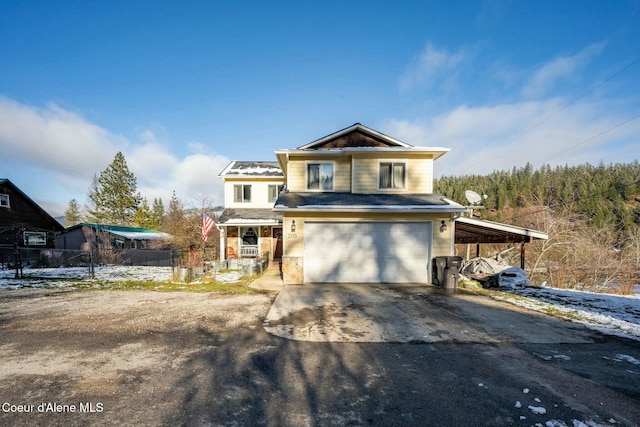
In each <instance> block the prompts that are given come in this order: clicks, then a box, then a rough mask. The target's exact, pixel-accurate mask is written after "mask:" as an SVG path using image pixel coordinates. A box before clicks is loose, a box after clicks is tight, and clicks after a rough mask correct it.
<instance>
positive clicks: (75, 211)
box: [64, 199, 82, 227]
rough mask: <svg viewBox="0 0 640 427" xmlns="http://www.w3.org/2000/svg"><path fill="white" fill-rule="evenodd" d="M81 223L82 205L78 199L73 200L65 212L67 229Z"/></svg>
mask: <svg viewBox="0 0 640 427" xmlns="http://www.w3.org/2000/svg"><path fill="white" fill-rule="evenodd" d="M81 222H82V211H81V209H80V204H79V203H78V201H77V200H76V199H71V200H70V201H69V206H68V207H67V210H65V211H64V223H65V227H71V226H73V225H76V224H80V223H81Z"/></svg>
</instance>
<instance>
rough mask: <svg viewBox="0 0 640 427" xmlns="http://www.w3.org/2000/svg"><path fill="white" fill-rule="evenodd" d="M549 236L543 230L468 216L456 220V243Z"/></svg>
mask: <svg viewBox="0 0 640 427" xmlns="http://www.w3.org/2000/svg"><path fill="white" fill-rule="evenodd" d="M548 238H549V236H548V235H547V234H546V233H543V232H541V231H536V230H531V229H529V228H522V227H516V226H515V225H507V224H502V223H499V222H493V221H486V220H480V219H475V218H466V217H460V218H456V220H455V242H456V243H529V242H531V241H533V240H534V239H541V240H547V239H548Z"/></svg>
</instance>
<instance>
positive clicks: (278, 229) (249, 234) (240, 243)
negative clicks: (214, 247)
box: [220, 224, 282, 262]
mask: <svg viewBox="0 0 640 427" xmlns="http://www.w3.org/2000/svg"><path fill="white" fill-rule="evenodd" d="M220 228H221V229H222V232H221V233H220V247H222V248H224V250H223V251H220V261H228V260H234V259H256V258H261V257H267V258H268V260H269V261H270V262H271V261H274V260H276V261H279V260H280V258H281V257H282V225H279V224H277V225H247V226H230V225H221V227H220Z"/></svg>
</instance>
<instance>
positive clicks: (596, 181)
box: [434, 160, 640, 230]
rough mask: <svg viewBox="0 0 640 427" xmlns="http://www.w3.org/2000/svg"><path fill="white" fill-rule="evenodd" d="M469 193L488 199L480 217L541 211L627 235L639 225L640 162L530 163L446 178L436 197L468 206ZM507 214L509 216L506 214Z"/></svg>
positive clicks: (437, 185) (436, 188) (440, 182)
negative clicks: (580, 217) (529, 209)
mask: <svg viewBox="0 0 640 427" xmlns="http://www.w3.org/2000/svg"><path fill="white" fill-rule="evenodd" d="M465 190H473V191H475V192H477V193H480V194H486V195H487V196H488V197H487V199H486V200H485V201H484V202H483V203H482V205H483V206H485V209H484V210H483V211H481V213H482V215H483V216H485V217H488V216H494V217H495V216H497V217H498V218H500V219H501V220H502V219H508V214H505V212H509V213H511V212H513V209H517V208H527V207H531V206H540V207H547V208H551V209H552V210H554V211H555V212H557V213H569V212H572V213H574V214H579V215H583V216H584V218H586V219H588V220H589V222H590V223H591V224H592V225H594V226H596V227H614V228H615V229H617V230H626V229H628V228H629V227H631V226H632V225H634V224H635V225H640V163H638V161H637V160H636V161H635V162H633V163H628V164H614V165H608V166H606V165H604V164H599V165H598V166H593V165H590V164H585V165H580V166H564V167H560V166H558V167H555V168H552V167H551V166H543V167H541V168H540V169H537V170H534V169H533V167H532V166H531V165H530V164H527V165H526V166H525V167H523V168H519V169H516V168H514V169H513V170H512V171H510V172H509V171H496V172H493V173H491V174H489V175H484V176H479V175H470V176H461V177H443V178H441V179H439V180H435V182H434V192H435V193H438V194H442V195H445V196H447V197H449V198H450V199H452V200H454V201H456V202H458V203H461V204H463V205H467V204H468V203H467V201H466V200H465V196H464V192H465ZM505 209H506V211H505Z"/></svg>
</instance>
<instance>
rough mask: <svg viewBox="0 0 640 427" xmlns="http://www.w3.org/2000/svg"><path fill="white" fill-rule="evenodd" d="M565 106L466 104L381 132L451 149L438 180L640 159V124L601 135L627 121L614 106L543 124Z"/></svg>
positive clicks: (588, 107) (581, 107)
mask: <svg viewBox="0 0 640 427" xmlns="http://www.w3.org/2000/svg"><path fill="white" fill-rule="evenodd" d="M564 102H566V101H564V100H560V99H554V100H545V101H539V102H532V101H531V102H519V103H513V104H501V105H494V106H485V107H479V108H469V107H466V106H462V107H458V108H456V109H454V110H452V111H449V112H446V113H443V114H441V115H439V116H436V117H434V118H432V119H430V120H419V119H418V120H413V121H407V120H389V121H388V122H386V123H385V124H384V125H383V127H382V129H381V130H382V131H383V132H385V133H387V134H389V135H394V136H395V137H397V138H398V139H400V140H403V141H406V142H408V143H410V144H413V145H417V146H444V147H449V148H451V149H452V150H451V151H450V152H449V153H448V154H446V155H445V156H444V157H442V158H441V159H439V160H437V161H436V163H435V176H436V177H437V176H442V175H470V174H487V173H491V172H492V171H494V170H511V168H513V167H514V166H516V167H519V166H523V165H525V164H526V163H527V162H530V163H531V164H532V165H533V166H534V168H538V167H540V166H541V165H542V164H551V165H558V164H559V165H564V164H570V165H576V164H582V163H586V162H589V163H592V164H597V163H598V162H599V161H600V160H603V161H604V162H605V163H615V162H629V161H633V160H635V159H637V158H638V157H637V143H634V142H630V141H635V140H634V138H635V137H636V136H637V135H638V134H639V133H640V120H636V121H633V122H630V123H628V124H627V125H625V126H622V127H620V128H617V129H616V130H615V131H612V132H606V133H604V134H602V135H600V134H601V133H603V132H605V131H607V130H608V129H611V128H612V127H614V126H615V125H616V124H618V123H620V122H622V121H623V119H621V118H620V116H618V115H617V114H616V113H615V112H614V111H613V109H612V108H611V106H610V105H605V104H603V103H591V104H578V105H574V106H572V108H571V109H568V110H565V111H563V112H562V114H560V115H557V116H555V117H553V118H552V119H550V120H548V121H544V122H543V123H542V124H541V122H542V120H543V119H545V118H547V117H549V116H551V115H552V114H554V113H555V112H557V111H558V109H559V107H560V106H561V105H562V104H563V103H564ZM596 136H597V137H596ZM594 137H595V138H594ZM613 147H615V149H612V148H613Z"/></svg>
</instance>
